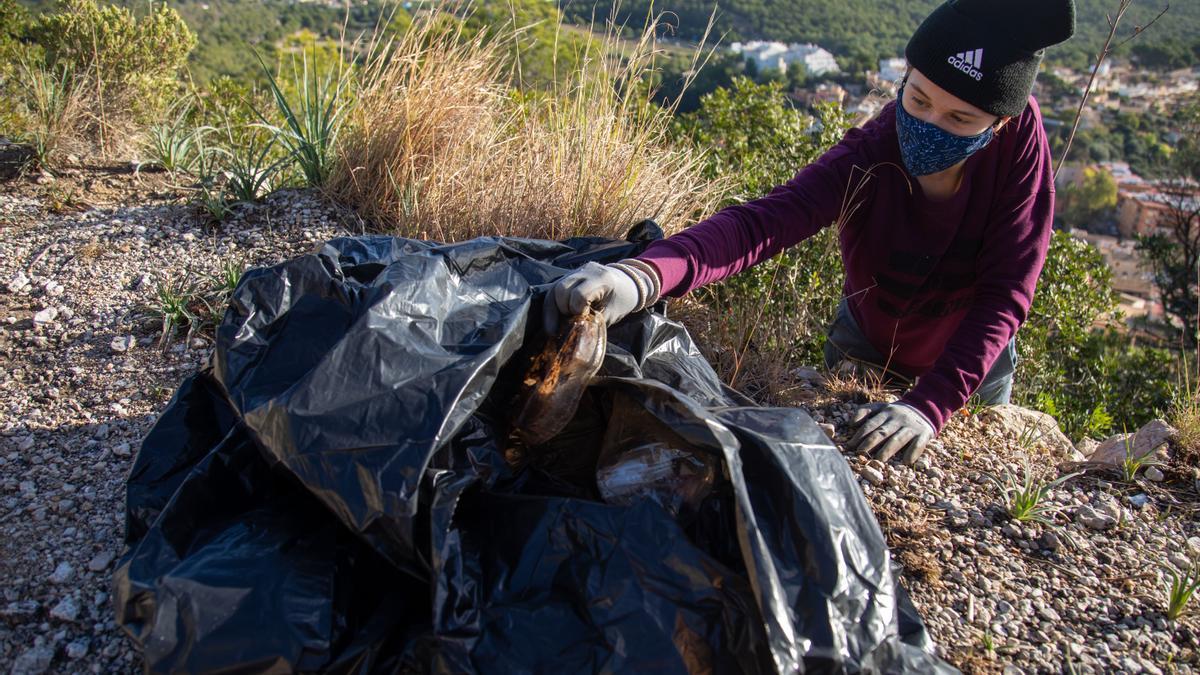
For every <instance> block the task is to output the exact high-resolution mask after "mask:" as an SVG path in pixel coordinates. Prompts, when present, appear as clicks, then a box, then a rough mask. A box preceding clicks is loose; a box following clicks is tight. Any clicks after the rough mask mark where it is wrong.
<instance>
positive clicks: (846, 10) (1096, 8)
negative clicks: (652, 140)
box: [561, 0, 1200, 70]
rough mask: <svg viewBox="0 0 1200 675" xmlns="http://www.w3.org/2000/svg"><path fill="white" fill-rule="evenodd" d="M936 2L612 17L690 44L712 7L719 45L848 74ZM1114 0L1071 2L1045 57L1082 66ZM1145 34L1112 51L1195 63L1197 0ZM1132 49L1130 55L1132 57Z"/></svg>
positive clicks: (1126, 22) (900, 43)
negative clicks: (1066, 28) (656, 22)
mask: <svg viewBox="0 0 1200 675" xmlns="http://www.w3.org/2000/svg"><path fill="white" fill-rule="evenodd" d="M939 4H941V2H940V0H886V1H883V2H880V1H878V0H842V1H840V2H828V1H827V0H777V1H766V0H726V1H725V2H719V3H714V2H713V1H712V0H665V1H654V0H630V1H629V2H625V3H622V4H621V7H620V13H619V16H618V19H619V20H620V21H622V22H627V23H628V24H629V25H634V26H640V25H642V23H643V22H644V19H645V17H646V15H647V13H648V12H650V11H651V8H653V11H654V12H663V13H665V16H664V23H666V24H671V25H673V26H674V27H675V29H676V31H677V37H680V38H683V39H687V40H696V39H698V38H699V37H700V36H701V35H703V33H704V30H705V27H706V26H707V25H708V21H709V16H710V15H711V14H712V12H713V10H714V7H715V8H716V22H715V26H714V27H715V29H716V34H717V35H724V36H725V40H724V41H725V42H732V41H735V40H754V39H764V40H779V41H782V42H815V43H817V44H820V45H821V46H823V47H825V48H827V49H830V50H831V51H833V52H834V54H836V55H837V56H838V57H839V60H843V61H844V63H845V64H846V65H849V69H851V70H863V69H866V68H874V67H876V66H875V64H876V63H877V62H878V60H879V59H881V58H886V57H889V56H899V55H901V54H902V53H903V50H904V45H905V44H907V42H908V38H909V36H910V35H912V32H913V30H914V29H915V28H916V27H917V25H918V24H920V22H921V20H922V19H924V18H925V16H926V15H928V14H929V12H930V11H931V10H932V9H933V8H935V7H937V6H938V5H939ZM1116 4H1117V3H1116V2H1114V1H1113V0H1076V6H1077V12H1078V21H1077V23H1078V33H1077V35H1076V37H1075V38H1074V39H1073V40H1071V41H1070V42H1068V43H1066V44H1064V45H1060V46H1058V47H1055V48H1053V49H1051V50H1050V51H1049V54H1048V58H1050V59H1051V60H1054V61H1057V62H1061V63H1067V64H1070V65H1073V66H1076V67H1079V66H1084V65H1086V64H1087V63H1088V62H1090V60H1091V59H1092V58H1094V55H1095V54H1096V53H1097V52H1098V51H1099V50H1100V47H1101V45H1103V43H1104V38H1106V37H1107V35H1108V24H1107V23H1106V21H1105V15H1106V14H1107V13H1111V12H1113V11H1115V9H1116ZM561 6H562V7H563V10H564V12H565V13H566V15H567V16H568V18H570V19H571V20H574V21H585V22H586V21H589V20H590V19H591V18H592V17H593V16H596V17H600V18H603V17H605V16H607V14H606V13H607V12H608V11H609V7H610V6H611V3H608V2H593V1H592V0H566V1H565V2H562V3H561ZM1164 6H1165V4H1164V3H1162V2H1154V1H1146V0H1140V1H1138V2H1135V3H1134V5H1133V7H1131V8H1130V10H1129V12H1128V13H1127V14H1126V15H1125V18H1124V19H1123V20H1122V24H1121V25H1122V31H1121V34H1122V35H1125V34H1128V33H1130V32H1131V31H1132V30H1133V28H1134V26H1135V25H1143V24H1146V23H1148V22H1149V21H1150V20H1151V19H1153V18H1154V16H1155V15H1156V14H1158V12H1159V11H1161V10H1162V8H1163V7H1164ZM1153 31H1154V34H1153V36H1152V37H1150V38H1148V39H1146V40H1141V41H1135V42H1133V43H1130V44H1129V45H1126V46H1125V47H1123V48H1122V50H1121V51H1120V52H1118V53H1120V54H1129V53H1139V54H1140V55H1142V56H1143V57H1144V58H1145V59H1147V60H1152V61H1154V62H1155V63H1156V65H1171V66H1175V67H1179V66H1184V65H1195V64H1197V63H1200V3H1198V2H1173V3H1171V9H1170V11H1169V12H1168V15H1167V17H1165V18H1164V20H1162V21H1160V22H1159V23H1157V24H1156V25H1155V26H1154V27H1153ZM1131 50H1133V51H1132V52H1131Z"/></svg>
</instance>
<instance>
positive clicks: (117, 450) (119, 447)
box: [112, 443, 132, 457]
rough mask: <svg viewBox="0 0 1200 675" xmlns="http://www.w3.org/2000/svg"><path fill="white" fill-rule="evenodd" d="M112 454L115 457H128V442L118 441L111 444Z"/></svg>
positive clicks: (129, 452)
mask: <svg viewBox="0 0 1200 675" xmlns="http://www.w3.org/2000/svg"><path fill="white" fill-rule="evenodd" d="M112 454H114V455H116V456H117V457H128V456H129V455H130V454H132V453H131V451H130V450H129V444H128V443H118V444H116V445H114V446H113V449H112Z"/></svg>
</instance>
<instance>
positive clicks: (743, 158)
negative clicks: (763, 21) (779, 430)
mask: <svg viewBox="0 0 1200 675" xmlns="http://www.w3.org/2000/svg"><path fill="white" fill-rule="evenodd" d="M816 112H817V117H816V118H815V119H814V118H813V117H812V116H809V115H806V114H803V113H801V112H800V111H798V110H796V109H794V108H793V107H792V105H791V104H790V103H789V102H788V100H787V97H786V96H785V95H784V92H783V87H782V85H781V84H779V83H768V84H756V83H755V82H753V81H752V80H750V79H748V78H744V77H741V78H737V79H735V80H734V82H733V86H732V87H731V88H729V89H717V90H716V91H714V92H712V93H710V94H707V95H705V96H704V97H703V98H702V99H701V104H700V108H699V110H697V111H696V112H695V113H688V114H685V115H682V116H681V119H680V122H679V124H678V125H677V129H676V131H677V134H678V135H679V136H680V137H682V138H683V139H685V140H690V141H691V142H692V143H695V144H696V145H698V146H700V147H701V148H703V149H705V150H706V151H707V155H706V156H707V158H708V164H707V165H706V167H705V169H706V172H707V175H708V177H709V178H713V179H724V180H727V181H728V182H730V183H731V186H732V189H731V194H730V196H729V197H728V198H727V200H726V203H732V202H736V201H739V200H741V199H744V198H754V197H758V196H760V195H763V194H765V193H767V192H768V191H770V189H771V188H773V187H774V186H776V185H778V184H780V183H783V182H785V181H787V180H789V179H790V178H792V177H793V176H794V175H795V173H796V172H797V171H799V170H800V169H801V168H803V167H804V166H806V165H807V164H809V163H811V162H812V161H813V160H815V159H816V158H817V157H818V156H820V154H821V153H823V152H824V151H825V150H827V149H828V148H829V147H830V146H832V145H834V144H835V143H837V141H838V140H840V139H841V137H842V135H843V134H844V133H845V131H846V129H848V128H849V125H850V118H849V117H848V116H847V115H846V114H845V113H844V112H843V111H842V110H841V108H840V107H838V106H836V105H834V104H823V105H821V106H820V107H818V108H817V110H816ZM843 276H844V272H843V269H842V260H841V255H840V253H839V250H838V242H837V231H836V228H835V227H828V228H825V229H824V230H822V231H821V232H820V233H818V234H817V235H816V236H814V237H812V238H811V239H809V240H807V241H805V242H803V243H801V244H800V245H798V246H795V247H793V248H792V249H790V250H788V251H786V252H784V253H782V254H780V255H778V256H776V257H775V258H774V259H772V260H770V261H768V262H765V263H762V264H760V265H758V266H756V267H754V268H752V269H750V270H747V271H745V272H743V273H741V274H738V275H736V276H734V277H730V278H729V279H726V280H724V281H722V282H721V283H718V284H714V285H712V286H709V287H706V288H705V289H704V291H703V293H701V294H700V296H699V297H700V298H701V301H702V303H703V305H704V311H702V312H700V313H698V314H697V315H696V316H693V317H691V319H690V322H691V323H692V325H693V328H695V329H696V330H697V332H698V334H699V337H700V341H701V343H702V345H703V346H704V348H705V352H706V355H707V356H708V357H709V359H710V360H712V361H713V363H714V365H715V366H716V368H717V371H718V372H719V373H720V374H721V375H722V376H723V377H724V378H725V379H726V381H727V382H729V383H730V384H732V385H733V386H737V387H742V388H744V389H745V390H746V391H748V392H750V393H751V394H752V395H756V396H759V397H761V398H765V399H773V398H776V394H777V393H778V392H776V391H774V387H775V386H776V385H777V384H779V383H780V380H781V378H780V377H779V369H780V368H786V367H788V366H793V367H794V366H798V365H801V364H812V363H821V359H822V357H821V349H822V346H823V344H824V342H825V327H826V326H827V325H828V324H829V323H830V322H831V321H832V320H833V317H834V314H835V312H836V310H837V304H838V300H840V299H841V293H842V280H843Z"/></svg>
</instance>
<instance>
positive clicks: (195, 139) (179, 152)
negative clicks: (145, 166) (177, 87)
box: [145, 98, 213, 173]
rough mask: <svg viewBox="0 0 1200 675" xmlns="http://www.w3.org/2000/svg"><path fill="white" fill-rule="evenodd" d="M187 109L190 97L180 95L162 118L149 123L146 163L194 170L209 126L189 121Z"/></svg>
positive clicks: (166, 167)
mask: <svg viewBox="0 0 1200 675" xmlns="http://www.w3.org/2000/svg"><path fill="white" fill-rule="evenodd" d="M191 111H192V104H191V101H190V100H189V99H186V98H185V99H181V100H180V102H179V103H176V104H175V105H174V106H172V107H171V110H170V111H169V114H168V117H167V120H166V121H164V122H161V123H159V124H154V125H151V126H150V128H149V130H148V131H147V135H146V142H145V147H146V151H147V152H148V153H149V157H150V162H149V163H150V164H153V165H155V166H160V167H162V168H163V169H165V170H167V171H169V172H171V173H176V172H180V171H182V172H184V173H191V172H192V171H194V170H195V168H196V164H197V163H198V162H199V161H200V153H201V152H202V151H203V149H204V147H205V145H204V136H207V135H208V134H209V133H211V132H212V131H213V129H212V128H211V127H207V126H194V125H192V124H191V123H190V122H189V118H190V117H191Z"/></svg>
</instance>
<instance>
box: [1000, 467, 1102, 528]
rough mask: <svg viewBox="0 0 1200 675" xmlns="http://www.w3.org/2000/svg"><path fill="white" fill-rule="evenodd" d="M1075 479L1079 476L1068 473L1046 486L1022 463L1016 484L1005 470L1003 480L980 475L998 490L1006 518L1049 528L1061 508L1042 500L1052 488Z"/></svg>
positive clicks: (1013, 478) (1015, 479)
mask: <svg viewBox="0 0 1200 675" xmlns="http://www.w3.org/2000/svg"><path fill="white" fill-rule="evenodd" d="M1078 475H1079V473H1069V474H1066V475H1064V476H1060V477H1058V478H1056V479H1054V480H1052V481H1049V482H1046V481H1042V480H1039V479H1037V478H1036V477H1035V476H1034V474H1033V470H1032V468H1031V467H1030V464H1029V460H1026V461H1025V470H1024V476H1023V477H1022V478H1021V479H1020V480H1018V479H1017V477H1016V476H1015V475H1014V474H1013V473H1012V472H1011V471H1009V470H1007V469H1006V470H1005V471H1004V473H1003V474H1002V476H1003V479H1001V478H997V477H996V476H993V475H991V474H984V476H985V477H987V479H988V480H990V481H991V482H992V483H994V484H995V485H996V487H998V488H999V489H1000V494H1001V496H1002V497H1003V499H1004V508H1005V510H1006V511H1007V512H1008V515H1009V516H1010V517H1012V518H1013V519H1015V520H1019V521H1021V522H1037V523H1041V524H1043V525H1051V526H1053V525H1054V521H1052V520H1051V518H1052V517H1053V516H1054V514H1056V513H1058V512H1060V511H1062V509H1063V507H1061V506H1056V505H1053V504H1049V503H1047V500H1046V496H1047V495H1048V494H1049V493H1050V491H1051V490H1053V489H1054V488H1056V487H1058V486H1059V485H1062V484H1063V483H1064V482H1066V481H1068V480H1070V479H1071V478H1074V477H1075V476H1078Z"/></svg>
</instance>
